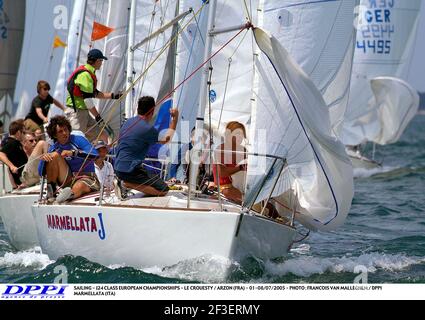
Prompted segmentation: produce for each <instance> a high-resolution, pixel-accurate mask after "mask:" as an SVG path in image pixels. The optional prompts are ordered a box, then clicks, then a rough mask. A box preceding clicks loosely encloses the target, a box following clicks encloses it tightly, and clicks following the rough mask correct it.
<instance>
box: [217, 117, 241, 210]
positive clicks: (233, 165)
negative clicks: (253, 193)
mask: <svg viewBox="0 0 425 320" xmlns="http://www.w3.org/2000/svg"><path fill="white" fill-rule="evenodd" d="M245 138H246V131H245V127H244V126H243V124H241V123H239V122H236V121H232V122H229V123H228V124H227V126H226V132H225V135H224V143H223V144H221V145H220V146H219V147H218V148H217V150H216V151H215V161H214V162H215V163H213V165H212V167H213V174H214V183H215V185H216V186H217V187H219V190H220V193H221V194H222V195H224V196H225V197H226V198H227V199H229V200H231V201H234V202H235V203H238V204H242V192H241V191H240V190H239V189H237V188H236V187H235V186H234V185H233V180H232V175H234V174H236V173H238V172H241V171H246V164H245V162H246V155H245V152H246V150H245V148H244V147H243V146H242V142H243V139H245Z"/></svg>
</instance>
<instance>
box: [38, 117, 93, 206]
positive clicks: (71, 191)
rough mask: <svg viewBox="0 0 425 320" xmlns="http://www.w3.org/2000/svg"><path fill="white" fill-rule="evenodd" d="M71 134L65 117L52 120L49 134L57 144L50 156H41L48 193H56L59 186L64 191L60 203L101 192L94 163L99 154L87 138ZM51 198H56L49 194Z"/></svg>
mask: <svg viewBox="0 0 425 320" xmlns="http://www.w3.org/2000/svg"><path fill="white" fill-rule="evenodd" d="M71 131H72V128H71V124H70V122H69V121H68V120H67V119H66V118H65V117H64V116H56V117H54V118H52V119H51V121H50V124H49V126H48V127H47V134H48V135H49V137H50V138H51V139H52V140H53V141H54V144H53V145H52V146H50V148H49V151H48V152H49V153H46V154H44V155H43V156H42V158H41V159H42V160H43V161H41V162H40V165H39V173H40V175H43V174H44V173H46V174H47V183H48V185H49V184H50V187H48V191H49V189H51V190H53V192H55V190H56V185H57V184H59V185H60V187H61V188H63V189H61V190H60V192H59V195H58V196H57V198H56V202H57V203H63V202H65V201H67V200H71V199H76V198H79V197H81V196H82V195H84V194H87V193H90V192H93V191H99V190H100V185H99V181H98V179H97V178H96V174H95V169H94V159H95V158H96V157H97V156H98V155H99V154H98V152H97V150H96V149H95V148H94V147H93V146H92V145H91V144H90V142H89V141H88V140H87V139H86V138H84V137H83V136H77V135H73V134H71ZM48 193H49V192H48ZM48 198H50V199H51V200H52V199H53V195H49V194H48ZM48 200H49V199H48Z"/></svg>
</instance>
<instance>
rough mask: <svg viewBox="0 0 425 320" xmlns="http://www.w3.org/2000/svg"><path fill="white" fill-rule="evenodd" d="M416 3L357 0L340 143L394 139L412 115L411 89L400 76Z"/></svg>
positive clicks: (412, 33) (412, 41)
mask: <svg viewBox="0 0 425 320" xmlns="http://www.w3.org/2000/svg"><path fill="white" fill-rule="evenodd" d="M420 7H421V1H420V0H406V1H401V0H394V1H384V2H382V3H381V4H378V2H376V1H365V0H362V1H361V6H360V9H359V25H358V30H357V40H356V50H355V56H354V66H353V75H352V85H351V90H350V91H351V92H350V101H349V106H348V108H347V112H346V116H345V123H344V129H343V133H342V139H343V142H344V143H345V144H347V145H358V144H361V143H364V142H366V141H372V142H375V143H378V144H387V143H392V142H395V141H396V140H397V139H398V137H399V136H400V134H401V133H402V132H403V130H404V128H405V127H406V125H407V124H408V123H409V121H410V120H411V119H412V118H413V116H414V115H415V114H416V111H417V108H418V103H416V102H417V101H418V97H417V93H415V90H414V89H413V88H411V87H410V86H409V85H408V84H407V83H406V82H405V81H403V80H402V79H407V75H408V73H409V69H410V61H411V55H412V52H413V49H414V44H415V39H416V30H417V26H418V17H419V11H420ZM385 94H391V96H387V97H385V96H384V95H385ZM397 95H398V96H397ZM388 103H390V104H391V105H388ZM390 126H391V127H390ZM390 131H394V132H396V134H395V135H393V134H390V135H389V134H388V133H387V132H390Z"/></svg>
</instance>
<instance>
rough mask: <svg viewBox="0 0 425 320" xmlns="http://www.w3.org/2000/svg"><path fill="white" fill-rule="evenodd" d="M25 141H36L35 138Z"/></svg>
mask: <svg viewBox="0 0 425 320" xmlns="http://www.w3.org/2000/svg"><path fill="white" fill-rule="evenodd" d="M27 141H29V142H37V140H35V139H31V140H27Z"/></svg>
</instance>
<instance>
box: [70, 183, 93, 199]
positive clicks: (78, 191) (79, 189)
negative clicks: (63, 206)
mask: <svg viewBox="0 0 425 320" xmlns="http://www.w3.org/2000/svg"><path fill="white" fill-rule="evenodd" d="M90 191H91V189H90V187H89V186H88V185H86V184H85V183H84V182H81V181H77V182H76V183H75V184H74V186H73V187H72V193H73V194H74V199H77V198H79V197H81V196H82V195H84V194H86V193H90Z"/></svg>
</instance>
